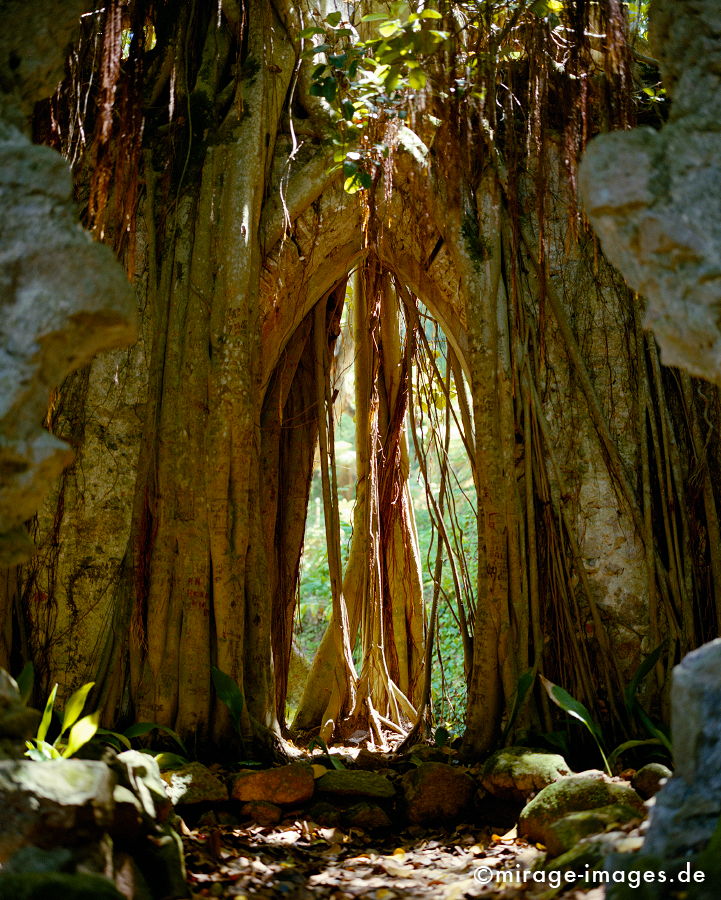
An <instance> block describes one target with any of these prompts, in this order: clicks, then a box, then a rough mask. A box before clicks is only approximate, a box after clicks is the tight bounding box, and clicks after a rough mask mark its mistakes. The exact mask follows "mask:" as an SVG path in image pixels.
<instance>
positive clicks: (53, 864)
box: [3, 846, 73, 874]
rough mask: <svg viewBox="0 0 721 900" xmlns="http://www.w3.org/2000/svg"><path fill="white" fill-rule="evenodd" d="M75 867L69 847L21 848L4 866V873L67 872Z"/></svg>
mask: <svg viewBox="0 0 721 900" xmlns="http://www.w3.org/2000/svg"><path fill="white" fill-rule="evenodd" d="M72 867H73V854H72V851H71V850H69V849H68V848H67V847H51V848H45V849H42V850H41V849H40V847H33V846H27V847H21V848H20V849H19V850H18V852H17V853H15V854H13V856H11V857H10V859H9V860H8V861H7V863H5V865H4V866H3V873H5V872H7V873H10V872H14V873H23V874H28V873H30V872H66V871H71V870H72Z"/></svg>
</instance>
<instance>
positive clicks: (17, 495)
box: [0, 122, 136, 565]
mask: <svg viewBox="0 0 721 900" xmlns="http://www.w3.org/2000/svg"><path fill="white" fill-rule="evenodd" d="M0 206H2V209H3V215H2V218H1V219H0V248H2V249H1V250H0V472H1V473H2V474H3V478H2V481H0V532H2V533H3V534H5V539H4V540H3V541H0V551H1V552H2V554H3V557H2V558H0V564H2V563H4V564H6V565H7V564H12V563H16V562H18V561H20V559H21V558H22V555H23V554H24V553H26V552H27V550H28V542H27V539H26V538H25V537H24V536H22V532H21V531H19V529H20V528H21V526H22V523H23V522H24V521H25V520H26V519H29V518H30V517H31V516H32V515H33V514H34V513H35V512H36V510H37V509H38V507H39V506H40V504H41V502H42V500H43V498H44V496H45V494H46V493H47V491H48V489H49V488H50V486H51V485H52V484H53V481H54V479H55V478H56V477H57V475H58V474H59V473H60V471H61V470H62V469H63V468H64V467H65V466H66V465H67V464H68V463H69V462H70V461H71V460H72V458H73V453H72V450H71V449H70V447H69V446H68V445H67V444H65V443H63V442H62V441H60V440H58V439H57V438H55V437H53V436H52V435H51V434H49V433H48V432H47V431H45V430H44V429H43V428H42V427H41V425H40V423H41V422H42V421H43V418H44V415H45V412H46V409H47V404H48V397H49V396H50V393H51V391H52V389H53V388H54V387H56V386H57V385H59V384H60V382H61V381H62V380H63V378H64V377H65V376H66V375H67V374H68V373H69V372H71V371H73V370H74V369H77V368H79V367H80V366H83V365H86V364H87V363H88V362H90V360H91V359H92V357H93V356H94V355H95V354H96V353H97V352H98V351H99V350H102V349H105V348H109V347H117V346H122V345H123V344H127V343H129V342H130V341H132V340H134V339H135V336H136V330H135V304H134V301H133V294H132V290H131V288H130V285H129V284H128V281H127V278H126V277H125V274H124V273H123V271H122V269H121V267H120V265H119V264H118V262H117V260H116V259H115V257H114V256H113V253H112V251H111V250H110V248H109V247H103V246H101V245H99V244H97V243H94V242H93V241H92V240H91V239H90V236H89V235H88V234H86V233H85V232H84V231H83V230H82V229H81V228H80V226H79V225H78V223H77V216H76V212H75V208H74V205H73V203H72V189H71V182H70V172H69V169H68V167H67V164H66V163H65V161H64V160H63V158H62V157H61V156H60V155H59V154H58V153H56V152H55V151H54V150H51V149H50V148H48V147H39V146H35V145H33V144H31V143H30V142H29V141H28V140H27V138H26V137H24V135H22V134H21V133H20V132H19V131H18V130H17V129H15V128H13V127H12V126H8V125H6V124H3V123H2V122H0Z"/></svg>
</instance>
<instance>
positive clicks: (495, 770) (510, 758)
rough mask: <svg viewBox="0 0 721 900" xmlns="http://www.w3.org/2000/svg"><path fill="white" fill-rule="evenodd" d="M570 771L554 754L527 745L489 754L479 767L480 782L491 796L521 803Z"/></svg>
mask: <svg viewBox="0 0 721 900" xmlns="http://www.w3.org/2000/svg"><path fill="white" fill-rule="evenodd" d="M570 774H571V770H570V769H569V767H568V764H567V763H566V760H565V759H564V758H563V757H562V756H560V755H559V754H557V753H549V752H548V751H546V750H532V749H530V748H529V747H506V748H505V749H503V750H498V751H496V752H495V753H494V754H492V755H491V756H490V757H489V758H488V760H487V761H486V764H485V765H484V767H483V772H482V774H481V784H482V785H483V787H484V788H485V789H486V790H487V791H488V793H489V794H493V796H494V797H499V798H500V799H502V800H512V801H516V802H519V803H524V802H525V801H526V800H528V798H529V797H530V796H531V794H534V793H536V791H540V790H542V789H543V788H545V787H546V786H547V785H549V784H553V782H554V781H558V779H559V778H562V777H563V776H564V775H570Z"/></svg>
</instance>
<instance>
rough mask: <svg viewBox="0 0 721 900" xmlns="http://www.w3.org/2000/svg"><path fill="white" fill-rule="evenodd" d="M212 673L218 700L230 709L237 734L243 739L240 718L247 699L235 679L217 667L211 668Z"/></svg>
mask: <svg viewBox="0 0 721 900" xmlns="http://www.w3.org/2000/svg"><path fill="white" fill-rule="evenodd" d="M210 672H211V677H212V679H213V687H214V688H215V693H216V694H217V695H218V699H219V700H222V702H223V703H225V705H226V706H227V707H228V712H229V713H230V720H231V722H232V723H233V728H235V730H236V732H237V733H238V734H239V735H240V736H241V737H242V734H243V732H242V728H241V720H240V717H241V713H242V712H243V706H244V705H245V698H244V697H243V694H242V692H241V690H240V688H239V687H238V683H237V682H236V681H235V679H234V678H231V676H230V675H227V674H226V673H225V672H222V671H221V670H220V669H218V668H217V667H216V666H211V670H210Z"/></svg>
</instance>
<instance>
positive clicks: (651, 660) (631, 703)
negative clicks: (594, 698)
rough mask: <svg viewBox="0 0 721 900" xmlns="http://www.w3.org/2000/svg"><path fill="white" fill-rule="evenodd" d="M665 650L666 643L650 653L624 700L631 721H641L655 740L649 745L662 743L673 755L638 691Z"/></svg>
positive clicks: (667, 738) (669, 743) (662, 732)
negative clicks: (641, 701) (644, 706)
mask: <svg viewBox="0 0 721 900" xmlns="http://www.w3.org/2000/svg"><path fill="white" fill-rule="evenodd" d="M665 649H666V642H665V641H664V642H663V643H662V644H659V646H658V647H656V649H655V650H653V651H652V652H651V653H649V655H648V656H647V657H646V658H645V659H644V660H643V661H642V663H641V665H640V666H639V667H638V669H637V670H636V672H635V674H634V676H633V678H632V679H631V681H630V683H629V685H628V687H627V688H626V690H625V691H624V697H623V699H624V703H625V705H626V709H627V711H628V714H629V716H630V717H631V719H635V720H637V721H639V722H640V723H641V724H642V725H643V727H644V728H645V729H646V731H647V732H648V733H649V734H650V735H651V737H652V738H653V741H649V743H653V742H654V741H655V742H657V743H660V744H661V745H662V746H663V747H665V748H666V750H668V752H669V754H672V753H673V749H672V747H671V741H670V739H669V737H668V735H667V734H666V732H665V731H663V730H662V729H661V728H660V727H658V726H657V725H654V723H653V722H652V721H651V717H650V716H649V714H648V713H647V712H646V710H645V709H644V708H643V706H641V704H640V702H639V699H638V690H639V688H640V686H641V682H642V681H643V680H644V678H646V676H647V675H649V674H650V672H651V671H652V670H653V669H654V667H655V666H656V664H657V663H658V661H659V659H660V658H661V654H662V653H663V652H664V651H665Z"/></svg>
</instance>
